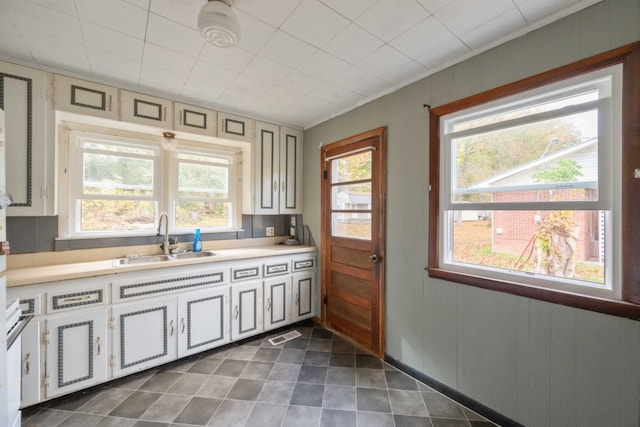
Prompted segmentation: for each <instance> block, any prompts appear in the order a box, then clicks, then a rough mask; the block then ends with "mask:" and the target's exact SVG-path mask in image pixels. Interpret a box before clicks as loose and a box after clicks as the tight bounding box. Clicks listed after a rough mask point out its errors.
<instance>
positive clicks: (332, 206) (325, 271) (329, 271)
mask: <svg viewBox="0 0 640 427" xmlns="http://www.w3.org/2000/svg"><path fill="white" fill-rule="evenodd" d="M385 142H386V128H378V129H374V130H372V131H369V132H365V133H363V134H360V135H356V136H353V137H351V138H347V139H344V140H342V141H337V142H334V143H332V144H328V145H326V146H324V147H322V153H321V161H322V165H321V171H322V174H323V177H322V178H323V179H322V214H323V220H322V245H321V246H322V263H321V264H322V293H323V305H322V307H323V322H324V324H325V325H326V326H327V327H328V328H329V329H332V330H334V331H336V332H338V333H340V334H342V335H345V336H347V337H349V338H351V339H352V340H354V341H355V342H357V343H359V344H360V345H362V346H363V347H365V348H367V349H368V350H370V351H371V352H372V353H374V354H376V355H378V356H383V355H384V259H385V254H384V246H385V245H384V224H385V161H386V155H385V153H386V149H385Z"/></svg>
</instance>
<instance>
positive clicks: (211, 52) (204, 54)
mask: <svg viewBox="0 0 640 427" xmlns="http://www.w3.org/2000/svg"><path fill="white" fill-rule="evenodd" d="M254 56H255V53H254V52H249V51H248V50H244V49H242V48H240V47H235V48H233V49H224V48H220V47H217V46H214V45H212V44H209V43H205V45H204V48H203V49H202V51H201V52H200V56H199V57H198V59H199V60H201V61H204V62H208V63H210V64H214V65H219V66H221V67H224V68H228V69H229V70H233V71H237V72H240V71H242V69H243V68H244V67H246V66H247V64H248V63H249V62H250V61H251V58H253V57H254Z"/></svg>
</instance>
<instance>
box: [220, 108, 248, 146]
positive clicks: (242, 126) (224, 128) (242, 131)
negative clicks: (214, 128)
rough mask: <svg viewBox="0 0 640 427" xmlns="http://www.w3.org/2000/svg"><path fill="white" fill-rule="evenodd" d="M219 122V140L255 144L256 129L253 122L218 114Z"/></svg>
mask: <svg viewBox="0 0 640 427" xmlns="http://www.w3.org/2000/svg"><path fill="white" fill-rule="evenodd" d="M218 120H219V122H220V125H219V127H218V137H219V138H226V139H233V140H236V141H244V142H253V134H254V127H255V123H254V121H253V120H251V119H247V118H245V117H240V116H234V115H231V114H226V113H218Z"/></svg>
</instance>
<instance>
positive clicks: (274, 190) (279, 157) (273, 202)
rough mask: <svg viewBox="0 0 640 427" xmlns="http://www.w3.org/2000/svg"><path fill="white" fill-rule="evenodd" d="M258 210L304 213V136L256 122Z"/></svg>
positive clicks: (275, 212) (255, 170)
mask: <svg viewBox="0 0 640 427" xmlns="http://www.w3.org/2000/svg"><path fill="white" fill-rule="evenodd" d="M254 149H255V158H254V209H253V212H254V213H256V214H267V215H273V214H294V213H301V212H302V182H301V181H302V133H301V132H300V131H298V130H295V129H288V128H280V127H279V126H276V125H273V124H269V123H261V122H257V123H256V141H255V146H254Z"/></svg>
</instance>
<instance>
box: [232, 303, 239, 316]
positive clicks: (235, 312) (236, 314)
mask: <svg viewBox="0 0 640 427" xmlns="http://www.w3.org/2000/svg"><path fill="white" fill-rule="evenodd" d="M238 314H240V313H239V312H238V306H237V305H236V309H235V311H234V313H233V318H234V319H237V318H238Z"/></svg>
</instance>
